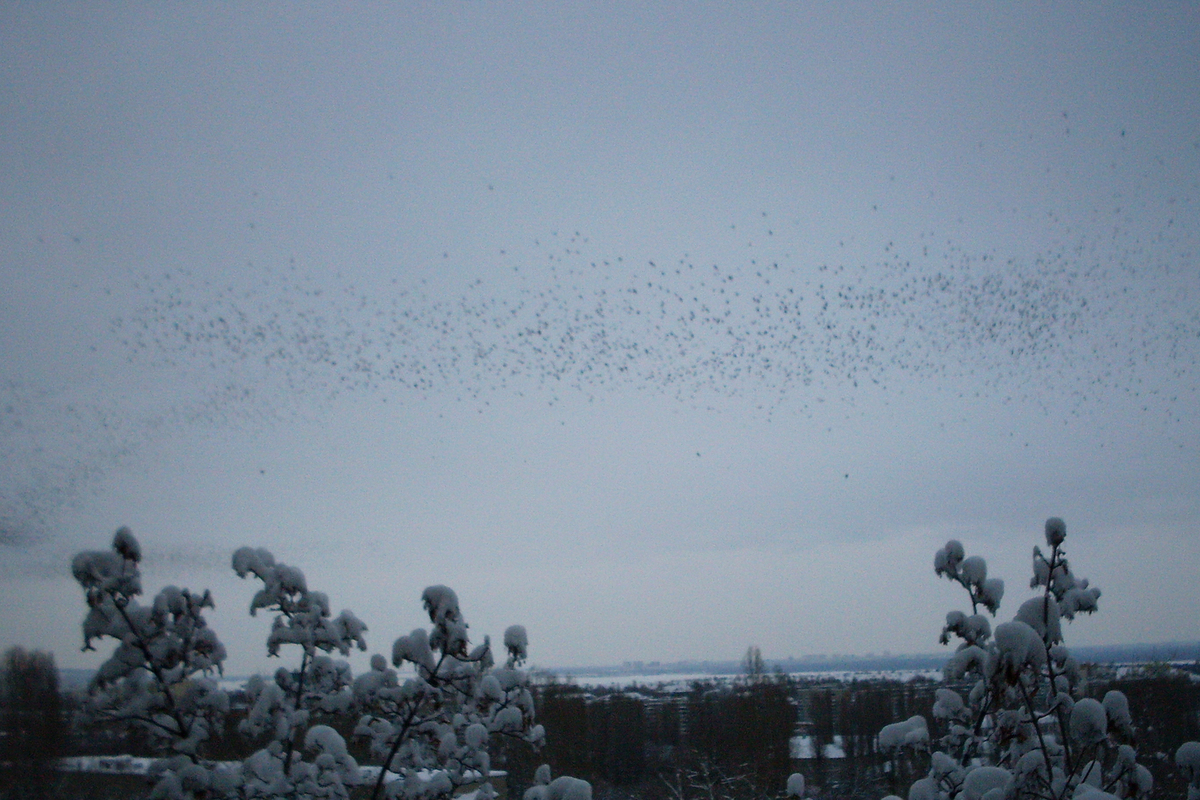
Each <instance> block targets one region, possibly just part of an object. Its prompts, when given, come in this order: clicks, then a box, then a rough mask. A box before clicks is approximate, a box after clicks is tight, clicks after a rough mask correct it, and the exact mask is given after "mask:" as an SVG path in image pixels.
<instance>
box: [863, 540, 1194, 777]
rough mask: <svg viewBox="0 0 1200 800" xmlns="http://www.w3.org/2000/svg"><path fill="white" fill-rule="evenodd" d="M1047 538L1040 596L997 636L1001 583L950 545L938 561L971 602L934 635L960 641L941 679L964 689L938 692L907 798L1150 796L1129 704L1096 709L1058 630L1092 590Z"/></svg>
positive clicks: (1090, 602) (1036, 559)
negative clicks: (923, 758) (924, 752)
mask: <svg viewBox="0 0 1200 800" xmlns="http://www.w3.org/2000/svg"><path fill="white" fill-rule="evenodd" d="M1045 537H1046V545H1047V547H1049V553H1045V552H1043V551H1042V549H1041V548H1040V547H1034V549H1033V579H1032V580H1031V581H1030V587H1031V588H1033V589H1040V593H1039V594H1038V595H1037V596H1035V597H1033V598H1032V599H1030V600H1028V601H1026V602H1025V603H1023V604H1022V605H1021V606H1020V608H1019V609H1018V611H1017V614H1016V616H1015V618H1014V619H1013V620H1011V621H1009V622H1002V623H1000V624H998V625H996V626H995V628H994V629H993V627H992V625H991V623H990V622H989V620H988V619H987V617H985V616H983V615H982V614H981V613H980V612H981V610H986V611H988V612H990V613H991V614H992V615H993V616H994V615H995V614H996V612H997V610H998V609H999V606H1000V601H1001V599H1002V598H1003V595H1004V584H1003V582H1002V581H999V580H997V579H995V578H988V577H987V564H986V563H985V562H984V560H983V559H982V558H980V557H979V556H971V557H967V556H966V554H965V552H964V550H963V546H962V545H961V544H960V543H959V542H957V541H950V542H948V543H947V544H946V546H945V547H943V548H942V549H941V550H939V551H938V552H937V554H936V555H935V557H934V572H935V573H936V574H937V575H939V576H944V577H946V578H948V579H949V580H952V581H954V582H956V583H958V584H960V585H961V586H962V587H963V588H964V589H965V590H966V591H967V595H968V597H969V598H970V600H971V613H970V614H967V613H965V612H963V611H951V612H950V613H949V614H947V615H946V625H945V627H944V628H943V629H942V634H941V641H942V643H943V644H947V643H949V642H950V641H951V640H958V642H959V644H958V646H957V649H956V651H955V653H954V654H953V655H952V656H951V657H950V659H949V661H948V662H947V664H946V667H945V677H946V680H947V681H967V682H968V683H969V686H970V688H969V689H968V691H967V693H966V696H965V697H964V696H962V695H961V694H959V693H958V692H956V691H954V690H952V689H950V688H940V689H938V690H937V694H936V699H935V702H934V706H933V715H934V717H935V718H936V719H937V720H938V722H939V723H940V725H941V727H942V728H943V730H944V731H945V733H944V734H943V735H942V737H941V739H940V742H939V743H938V744H939V745H940V749H938V750H937V751H936V752H934V753H933V754H932V755H931V757H930V768H929V772H928V774H927V775H926V776H925V777H924V778H921V779H920V780H918V781H916V782H915V783H914V784H913V785H912V787H911V788H910V790H909V793H908V797H909V800H951V798H954V799H955V800H985V799H986V800H1000V798H1004V800H1021V799H1024V798H1038V799H1039V800H1066V799H1067V798H1074V799H1076V800H1083V798H1093V800H1102V798H1141V797H1146V796H1148V795H1149V793H1150V789H1151V783H1152V781H1151V779H1150V773H1149V771H1148V770H1147V769H1146V768H1145V767H1144V766H1141V765H1139V764H1138V763H1137V752H1136V749H1135V747H1134V742H1135V740H1134V735H1133V734H1134V730H1133V724H1132V719H1131V718H1130V714H1129V703H1128V701H1127V700H1126V698H1125V696H1124V695H1123V694H1121V693H1120V692H1118V691H1111V692H1109V693H1108V694H1107V695H1105V697H1104V699H1103V701H1099V700H1095V699H1092V698H1087V697H1084V689H1085V686H1084V682H1083V678H1082V675H1081V672H1080V669H1079V665H1078V664H1077V663H1076V661H1075V659H1074V658H1073V657H1072V656H1071V653H1070V651H1069V650H1068V648H1067V646H1066V645H1065V644H1064V643H1063V630H1062V628H1063V626H1062V620H1064V619H1065V620H1067V621H1070V620H1072V619H1074V618H1075V616H1076V615H1077V614H1081V613H1087V614H1090V613H1092V612H1094V611H1096V608H1097V600H1098V599H1099V597H1100V590H1099V589H1097V588H1095V587H1093V586H1091V585H1089V583H1088V581H1087V580H1086V579H1084V578H1079V577H1077V576H1076V575H1075V573H1074V572H1073V571H1072V570H1071V567H1070V564H1069V563H1068V561H1067V556H1066V552H1065V550H1064V549H1063V543H1064V542H1065V541H1066V525H1065V524H1064V523H1063V521H1062V520H1061V519H1058V518H1051V519H1049V520H1047V521H1046V528H1045ZM906 726H907V727H906ZM916 727H917V726H915V725H914V724H913V720H909V721H908V722H905V723H897V724H896V725H890V726H888V727H886V728H884V730H883V731H882V732H881V733H880V743H881V745H882V744H884V739H885V738H886V739H887V741H888V742H889V743H892V744H894V745H895V746H899V745H900V744H901V743H903V741H904V739H905V738H906V737H907V735H908V733H907V732H908V731H910V730H915V728H916ZM1198 767H1200V759H1198Z"/></svg>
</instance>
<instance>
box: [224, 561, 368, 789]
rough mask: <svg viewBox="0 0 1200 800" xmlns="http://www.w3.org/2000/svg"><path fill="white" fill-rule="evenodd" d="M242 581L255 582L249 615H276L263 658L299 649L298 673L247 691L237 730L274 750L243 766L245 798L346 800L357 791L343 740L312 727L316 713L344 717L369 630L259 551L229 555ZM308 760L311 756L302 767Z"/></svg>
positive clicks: (281, 672)
mask: <svg viewBox="0 0 1200 800" xmlns="http://www.w3.org/2000/svg"><path fill="white" fill-rule="evenodd" d="M233 570H234V572H236V573H237V575H238V577H239V578H245V577H247V576H248V575H253V576H254V577H255V578H258V579H259V580H260V581H262V588H261V589H259V590H258V592H257V593H256V594H255V595H254V598H253V599H252V600H251V601H250V615H251V616H254V615H255V614H256V613H257V612H258V610H259V609H260V608H261V609H265V610H267V611H273V612H275V617H274V619H273V620H272V624H271V631H270V633H269V634H267V653H268V655H271V656H275V657H278V656H279V650H280V647H282V646H284V645H295V646H297V647H299V648H300V664H299V666H298V667H297V668H296V669H291V670H289V669H287V668H285V667H280V668H279V669H278V670H276V672H275V677H274V680H273V681H271V682H269V683H268V682H267V681H264V680H262V679H261V678H260V677H258V676H256V677H255V679H253V680H251V681H250V683H249V684H247V686H246V695H247V700H248V701H249V704H250V708H249V712H248V714H247V715H246V719H245V720H243V721H242V730H243V732H244V733H247V734H249V735H251V736H259V735H262V734H264V733H267V734H269V735H270V736H271V742H270V744H268V745H267V747H265V748H263V749H262V750H260V751H258V752H257V753H255V754H254V755H253V756H251V757H250V758H249V759H247V761H246V764H245V765H244V766H243V770H242V777H243V779H244V787H243V791H244V794H245V796H246V797H298V798H347V797H349V790H350V787H353V786H356V785H358V784H359V783H360V780H361V779H360V775H361V771H360V770H359V768H358V764H357V763H355V761H354V759H353V758H352V757H351V756H350V755H349V754H348V753H347V752H346V743H345V741H344V740H343V739H342V737H341V735H340V734H339V733H338V732H337V731H335V730H334V729H333V728H330V727H328V726H326V725H310V723H311V721H312V719H313V717H314V716H315V715H317V714H320V713H336V712H339V711H348V710H349V709H350V706H351V704H352V703H353V699H354V695H353V693H352V692H351V689H350V686H351V683H352V681H353V676H352V674H351V671H350V664H349V663H348V662H346V661H343V660H334V659H333V658H332V656H331V654H332V653H334V652H337V653H339V654H340V655H342V656H348V655H349V654H350V650H351V648H353V647H356V646H357V647H358V649H359V650H366V649H367V641H366V639H365V638H364V636H363V634H364V633H365V632H366V630H367V626H366V625H364V624H363V623H362V622H360V621H359V619H358V618H357V617H355V616H354V614H353V613H352V612H350V611H342V612H341V613H340V614H339V615H338V616H336V617H334V616H332V615H331V613H330V610H329V598H328V597H327V596H326V595H325V593H324V592H318V591H314V590H311V589H309V588H308V582H307V581H306V580H305V578H304V573H303V572H301V571H300V570H299V569H297V568H296V567H292V566H288V565H287V564H284V563H283V562H277V561H276V560H275V557H274V556H273V555H271V553H270V552H268V551H266V550H263V549H261V548H260V549H254V548H250V547H242V548H240V549H239V550H238V551H237V552H235V553H234V554H233ZM305 756H311V760H307V759H306V758H305Z"/></svg>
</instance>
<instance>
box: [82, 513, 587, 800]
mask: <svg viewBox="0 0 1200 800" xmlns="http://www.w3.org/2000/svg"><path fill="white" fill-rule="evenodd" d="M140 560H141V548H140V547H139V545H138V543H137V540H135V539H134V538H133V536H132V534H130V532H129V530H128V529H126V528H122V529H121V530H119V531H117V534H116V536H115V537H114V539H113V544H112V549H111V551H99V552H84V553H80V554H79V555H77V556H75V558H74V560H73V562H72V571H73V573H74V575H75V578H76V580H78V581H79V583H80V585H81V586H82V587H83V589H84V592H85V595H86V598H87V603H88V607H89V611H88V614H87V616H86V618H85V619H84V623H83V633H84V647H85V649H90V647H91V643H92V641H93V640H95V639H98V638H104V637H110V638H113V639H116V640H117V641H118V645H117V647H116V650H115V651H114V653H113V655H112V657H111V658H109V659H108V660H107V661H105V662H104V664H103V665H101V667H100V669H99V670H98V671H97V673H96V677H95V679H94V680H93V682H92V685H91V687H90V690H89V703H88V707H87V711H88V714H89V715H90V716H93V717H96V718H104V719H108V720H115V721H117V722H119V723H125V724H128V725H139V726H141V727H143V728H145V729H146V730H148V731H149V732H150V733H151V734H152V736H154V737H155V740H156V741H157V743H158V744H159V745H160V746H161V748H162V749H163V750H165V751H166V757H164V758H162V759H160V760H159V761H158V762H157V763H156V764H155V766H154V767H153V768H152V770H151V772H152V775H153V776H154V777H155V779H156V785H155V787H154V790H153V793H152V794H151V797H152V798H161V799H162V800H200V798H204V799H205V800H252V799H257V798H290V799H291V800H318V799H321V800H324V799H325V798H338V799H339V800H346V798H349V796H350V791H351V789H352V788H353V787H355V786H358V785H360V784H362V783H363V770H362V769H360V767H359V765H358V764H357V763H356V762H355V760H354V758H353V757H352V756H351V755H350V754H349V752H348V751H347V748H346V742H345V741H344V739H343V738H342V736H341V735H340V734H339V733H338V732H337V731H336V730H334V729H333V728H332V727H330V726H328V725H325V724H320V717H321V716H322V715H336V714H345V713H357V714H358V715H359V717H360V719H359V721H358V727H357V729H356V731H355V733H356V734H357V735H359V736H362V737H364V738H366V739H368V740H369V741H370V746H371V751H372V753H373V754H374V755H376V756H377V757H379V759H380V760H381V761H382V762H383V764H384V765H385V768H384V769H381V770H379V773H378V778H377V779H376V781H375V783H374V787H373V791H372V794H371V796H372V798H379V797H388V798H400V797H404V798H418V797H419V798H449V797H451V796H452V795H453V794H454V792H455V790H456V789H458V788H459V787H462V786H464V785H466V784H471V783H480V784H481V785H480V786H479V788H478V789H477V791H476V797H477V798H483V797H490V796H494V792H493V790H492V788H491V785H490V784H488V783H487V777H488V774H489V772H490V769H491V762H490V757H489V754H488V745H489V741H490V739H491V737H492V736H493V735H499V736H510V737H516V738H520V739H522V740H524V741H526V742H531V743H534V744H539V743H540V742H541V740H542V738H543V735H544V733H543V730H542V727H541V726H540V725H536V724H534V719H533V716H534V707H533V697H532V695H531V694H530V691H529V675H528V674H527V673H526V671H525V670H524V669H522V665H523V664H524V662H525V659H526V658H527V654H528V636H527V634H526V632H525V629H524V628H522V627H521V626H519V625H514V626H512V627H510V628H509V629H508V630H507V631H505V634H504V646H505V650H506V651H507V654H508V657H507V660H506V661H505V663H504V665H503V666H502V667H496V666H495V664H494V662H493V658H492V651H491V644H490V642H489V641H488V640H487V639H486V638H485V639H484V642H483V644H482V645H479V646H478V647H474V648H472V647H471V646H470V643H469V640H468V637H467V623H466V621H465V619H464V618H463V615H462V613H461V611H460V609H459V606H458V598H457V596H456V595H455V594H454V592H453V591H452V590H451V589H449V588H447V587H445V586H431V587H429V588H428V589H426V590H425V592H424V594H423V595H422V601H423V603H424V606H425V610H426V611H427V612H428V614H429V619H430V621H431V622H432V623H433V624H432V627H431V628H430V629H429V630H428V631H426V630H423V629H420V628H418V629H417V630H414V631H413V632H412V633H411V634H409V635H407V636H401V637H400V638H399V639H397V640H396V642H395V644H394V645H393V648H392V657H393V663H394V665H395V666H396V667H401V666H403V665H405V664H411V665H412V667H413V669H414V670H415V673H416V674H415V675H414V676H413V677H410V678H407V679H405V680H403V681H401V680H400V677H399V675H398V673H397V671H396V670H395V669H392V668H389V666H388V663H387V661H386V659H385V658H384V657H383V656H382V655H379V654H376V655H374V656H373V657H372V658H371V668H370V670H369V671H368V672H367V673H365V674H363V675H359V676H358V677H357V678H355V677H354V676H353V675H352V673H351V670H350V665H349V664H348V663H347V662H346V661H344V660H342V659H338V658H335V657H334V656H335V654H336V655H340V656H347V655H349V653H350V650H351V648H353V647H357V648H359V649H360V650H366V648H367V643H366V640H365V638H364V633H365V632H366V630H367V627H366V625H364V624H363V623H362V622H361V621H359V620H358V618H357V617H355V616H354V614H352V613H351V612H349V611H343V612H341V613H340V614H339V615H338V616H336V617H335V616H333V615H332V614H331V613H330V607H329V599H328V597H327V596H326V595H325V594H323V593H321V592H317V591H312V590H310V589H309V588H308V584H307V582H306V580H305V578H304V574H303V573H302V572H301V571H300V570H299V569H297V568H295V567H291V566H288V565H287V564H283V563H281V562H277V561H276V560H275V558H274V556H272V555H271V553H269V552H267V551H266V550H261V549H252V548H248V547H243V548H241V549H239V550H238V551H237V552H236V553H234V555H233V562H232V563H233V569H234V571H235V572H236V573H237V574H238V575H239V576H240V577H243V578H244V577H247V576H253V577H255V578H257V579H258V580H260V581H261V582H262V587H261V588H260V589H259V590H258V591H257V592H256V593H255V595H254V598H253V599H252V600H251V602H250V613H251V615H254V614H255V613H256V612H257V611H258V610H259V609H265V610H267V611H270V612H274V618H273V620H272V624H271V628H270V632H269V633H268V635H267V652H268V654H269V655H271V656H279V655H280V651H281V649H282V648H284V647H290V646H295V647H298V648H299V649H300V661H299V664H298V665H297V666H296V668H294V669H289V668H287V667H281V668H280V669H279V670H277V671H276V673H275V675H274V677H273V678H272V679H270V680H264V679H263V678H262V677H260V676H255V677H254V678H252V679H251V680H250V682H249V683H248V685H247V691H246V694H247V699H248V703H249V707H248V709H247V716H246V719H245V720H244V721H243V723H242V730H243V732H244V733H246V734H248V735H250V736H256V737H259V736H262V737H265V738H267V739H268V743H267V745H266V746H265V747H263V748H262V749H260V750H258V751H257V752H255V753H254V754H252V755H251V756H249V757H248V758H246V759H245V760H244V761H243V762H242V763H241V764H218V763H214V762H212V761H210V760H206V759H205V758H204V757H203V745H204V743H205V742H206V741H207V740H208V738H209V737H210V736H211V735H212V733H213V732H214V731H215V730H216V729H217V727H218V725H219V724H220V723H221V721H222V718H223V715H224V714H225V712H226V711H227V710H228V706H229V701H228V697H227V696H226V694H225V693H224V692H223V691H221V690H220V689H219V688H218V686H217V683H216V681H215V680H214V679H213V677H212V673H213V672H218V673H219V672H220V667H221V662H222V661H224V659H225V649H224V647H222V646H221V643H220V641H219V640H218V639H217V637H216V635H215V634H214V633H213V631H212V630H211V629H210V628H209V627H208V626H207V625H206V624H205V620H204V617H203V614H202V612H203V610H204V609H205V608H211V607H212V606H213V602H212V597H211V595H210V594H209V593H208V592H207V591H206V592H204V594H203V595H200V596H196V595H193V594H192V593H190V592H188V591H187V590H186V589H177V588H175V587H173V586H168V587H167V588H165V589H163V590H162V591H161V592H159V594H158V596H157V597H156V598H155V601H154V603H153V605H151V606H143V605H141V604H139V603H138V601H137V600H136V597H137V596H138V595H139V594H141V591H142V587H141V574H140V572H139V568H138V564H139V562H140ZM541 776H542V771H539V777H541ZM544 777H545V778H546V780H545V781H544V783H545V792H546V795H545V796H546V797H547V798H554V800H589V799H590V797H591V786H590V785H589V784H588V783H587V782H586V781H580V780H576V779H574V778H567V777H561V778H558V779H557V780H555V781H550V780H549V771H548V770H546V771H545V775H544Z"/></svg>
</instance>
